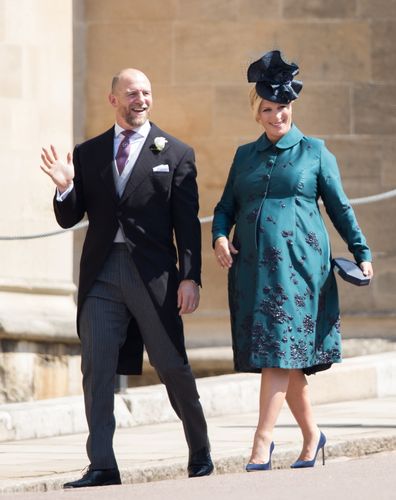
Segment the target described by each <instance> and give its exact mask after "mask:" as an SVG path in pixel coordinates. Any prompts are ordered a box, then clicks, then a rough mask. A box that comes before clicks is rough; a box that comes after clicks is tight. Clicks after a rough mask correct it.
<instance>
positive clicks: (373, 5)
mask: <svg viewBox="0 0 396 500" xmlns="http://www.w3.org/2000/svg"><path fill="white" fill-rule="evenodd" d="M358 15H359V16H361V17H367V18H372V19H390V18H396V0H375V2H374V1H373V0H358Z"/></svg>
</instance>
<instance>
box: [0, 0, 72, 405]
mask: <svg viewBox="0 0 396 500" xmlns="http://www.w3.org/2000/svg"><path fill="white" fill-rule="evenodd" d="M71 7H72V5H71V0H70V1H68V0H18V1H14V0H0V74H1V79H0V109H1V117H2V119H1V122H0V141H1V147H0V169H1V177H2V188H1V197H0V235H1V236H4V235H7V236H8V235H16V236H22V235H27V234H33V233H42V232H46V231H53V230H57V229H59V227H58V226H57V224H56V221H55V219H54V216H53V211H52V197H53V194H54V188H53V184H52V182H51V181H50V179H49V178H48V177H47V176H45V174H44V173H43V172H41V170H40V169H39V164H40V152H41V146H48V145H49V144H50V142H52V143H53V144H56V145H57V146H58V148H59V150H60V151H61V152H62V153H63V154H65V152H66V151H67V150H68V149H69V148H70V147H71V145H72V143H73V138H72V100H73V95H72V82H73V72H72V17H71V16H72V9H71ZM0 262H1V267H0V387H1V389H0V402H2V401H21V400H26V399H30V398H32V397H39V398H42V397H53V396H54V395H63V394H64V393H65V392H66V393H68V392H69V393H73V392H75V391H77V390H78V391H79V390H80V388H79V385H80V384H79V382H80V380H79V378H80V377H79V372H78V370H71V372H69V368H70V367H71V365H72V364H73V360H72V358H70V366H69V358H68V354H76V351H77V350H78V349H77V348H76V346H75V345H68V344H69V342H70V339H72V342H74V343H75V342H76V339H75V328H74V314H75V305H74V301H73V293H74V290H75V285H74V283H73V280H72V278H73V274H72V269H73V267H72V266H73V236H72V234H71V233H68V234H65V235H61V236H56V237H52V238H38V239H32V240H16V241H1V245H0ZM65 356H66V357H65ZM73 359H76V360H77V359H78V357H75V358H73ZM77 387H78V388H77Z"/></svg>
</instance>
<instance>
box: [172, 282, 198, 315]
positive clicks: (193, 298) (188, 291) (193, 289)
mask: <svg viewBox="0 0 396 500" xmlns="http://www.w3.org/2000/svg"><path fill="white" fill-rule="evenodd" d="M198 305H199V286H198V285H197V284H196V283H194V282H193V281H191V280H183V281H181V282H180V285H179V289H178V290H177V307H178V308H179V314H180V315H182V314H190V313H192V312H194V311H195V309H196V308H197V307H198Z"/></svg>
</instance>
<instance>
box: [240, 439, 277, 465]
mask: <svg viewBox="0 0 396 500" xmlns="http://www.w3.org/2000/svg"><path fill="white" fill-rule="evenodd" d="M274 448H275V445H274V443H273V442H272V443H271V446H270V452H269V460H268V462H266V463H265V464H252V463H249V464H247V465H246V467H245V469H246V471H247V472H253V471H256V470H271V469H272V466H271V456H272V452H273V451H274Z"/></svg>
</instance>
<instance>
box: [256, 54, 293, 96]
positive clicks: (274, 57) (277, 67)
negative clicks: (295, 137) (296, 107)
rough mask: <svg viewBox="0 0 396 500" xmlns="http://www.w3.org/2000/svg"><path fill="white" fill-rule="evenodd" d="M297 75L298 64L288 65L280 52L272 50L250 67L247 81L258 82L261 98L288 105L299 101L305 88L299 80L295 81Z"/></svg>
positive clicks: (257, 88)
mask: <svg viewBox="0 0 396 500" xmlns="http://www.w3.org/2000/svg"><path fill="white" fill-rule="evenodd" d="M297 74H298V66H297V64H295V63H287V62H286V61H284V60H283V59H282V55H281V53H280V52H279V50H271V51H270V52H266V53H265V54H264V55H263V56H262V57H261V58H260V59H258V60H257V61H255V62H253V63H252V64H251V65H250V66H249V68H248V71H247V79H248V82H256V92H257V94H258V95H259V96H260V97H261V98H263V99H266V100H268V101H272V102H279V103H282V104H288V103H289V102H290V101H294V99H297V97H298V94H299V92H300V90H301V89H302V86H303V84H302V82H300V81H299V80H293V78H294V77H295V75H297Z"/></svg>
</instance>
